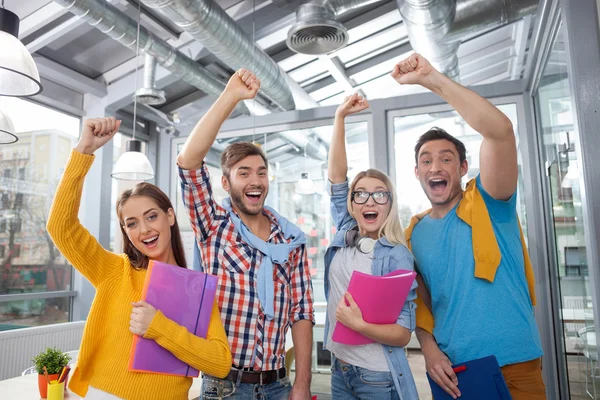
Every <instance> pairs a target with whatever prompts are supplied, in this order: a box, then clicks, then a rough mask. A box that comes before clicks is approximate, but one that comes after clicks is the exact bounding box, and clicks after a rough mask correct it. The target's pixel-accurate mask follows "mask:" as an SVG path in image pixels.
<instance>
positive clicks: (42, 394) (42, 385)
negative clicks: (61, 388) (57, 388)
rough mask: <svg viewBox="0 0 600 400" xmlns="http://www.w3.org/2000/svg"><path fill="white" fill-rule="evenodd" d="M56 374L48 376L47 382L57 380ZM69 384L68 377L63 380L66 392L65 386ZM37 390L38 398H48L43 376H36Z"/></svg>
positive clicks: (46, 384) (46, 383) (46, 385)
mask: <svg viewBox="0 0 600 400" xmlns="http://www.w3.org/2000/svg"><path fill="white" fill-rule="evenodd" d="M57 379H58V374H52V375H48V381H52V380H57ZM68 383H69V377H68V376H67V379H65V391H66V390H67V384H68ZM38 389H40V397H41V398H42V399H45V398H46V397H48V382H47V381H46V377H45V376H44V374H38Z"/></svg>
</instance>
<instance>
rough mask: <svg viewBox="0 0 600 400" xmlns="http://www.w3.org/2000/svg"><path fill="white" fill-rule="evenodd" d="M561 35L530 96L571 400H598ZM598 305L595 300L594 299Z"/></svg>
mask: <svg viewBox="0 0 600 400" xmlns="http://www.w3.org/2000/svg"><path fill="white" fill-rule="evenodd" d="M567 57H568V55H567V51H566V43H565V32H564V28H563V26H562V25H560V26H559V28H558V30H557V33H556V37H555V39H554V42H553V44H552V47H551V49H550V52H549V55H548V59H547V62H546V66H545V68H544V71H543V73H542V76H541V78H540V82H539V87H538V89H537V92H536V94H535V103H536V116H537V118H536V119H537V122H538V132H539V136H540V141H541V147H542V157H543V158H542V160H541V161H542V163H543V165H544V166H545V168H546V176H547V178H546V179H548V182H547V183H548V187H549V190H550V193H549V194H550V196H549V197H550V198H551V207H552V208H551V226H550V229H553V235H551V238H550V241H551V242H553V243H552V246H551V248H552V247H553V248H554V249H555V254H554V255H553V257H554V259H555V263H554V265H555V269H554V270H553V271H550V272H551V274H552V279H553V281H556V282H558V292H559V296H560V297H559V301H560V307H561V310H560V314H559V315H558V316H557V317H559V318H561V319H562V328H563V329H562V331H563V340H564V349H565V354H559V356H560V357H564V360H565V361H566V363H567V374H568V382H569V391H570V394H571V396H572V398H588V397H591V398H594V399H597V398H600V385H599V384H598V376H599V375H598V365H597V362H598V357H597V348H596V333H595V328H594V314H593V305H594V304H597V302H594V301H592V300H593V292H592V290H591V287H590V282H589V276H588V262H587V257H586V245H585V243H586V232H585V229H584V221H583V209H582V197H583V195H584V194H583V190H582V186H581V181H582V179H583V177H582V176H581V174H580V171H581V167H580V155H579V154H578V151H577V148H578V141H579V133H578V131H577V129H576V127H575V125H574V117H575V112H574V110H573V105H572V101H571V96H572V95H571V87H570V84H569V71H568V63H567ZM596 300H597V299H596Z"/></svg>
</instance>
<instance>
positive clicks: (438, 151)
mask: <svg viewBox="0 0 600 400" xmlns="http://www.w3.org/2000/svg"><path fill="white" fill-rule="evenodd" d="M467 170H468V164H467V161H466V160H465V161H463V162H462V163H461V162H460V157H459V154H458V150H457V149H456V146H455V145H454V144H453V143H452V142H450V141H449V140H445V139H439V140H431V141H429V142H426V143H424V144H423V146H422V147H421V149H420V150H419V154H418V157H417V166H416V167H415V175H416V177H417V178H418V179H419V182H420V183H421V187H422V188H423V191H425V195H426V196H427V198H428V199H429V201H430V202H431V204H432V206H434V207H435V206H444V205H448V204H450V203H452V202H453V201H454V200H456V199H457V198H458V197H460V195H461V194H462V187H461V178H462V177H463V176H464V175H465V174H466V173H467Z"/></svg>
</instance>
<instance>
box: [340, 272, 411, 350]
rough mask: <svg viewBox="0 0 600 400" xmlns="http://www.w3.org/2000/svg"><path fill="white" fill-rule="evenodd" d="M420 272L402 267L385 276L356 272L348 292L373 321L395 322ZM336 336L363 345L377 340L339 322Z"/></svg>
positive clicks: (382, 322) (341, 340) (341, 339)
mask: <svg viewBox="0 0 600 400" xmlns="http://www.w3.org/2000/svg"><path fill="white" fill-rule="evenodd" d="M415 276H417V274H416V273H415V272H413V271H408V270H403V269H399V270H396V271H393V272H391V273H389V274H387V275H384V276H374V275H369V274H364V273H362V272H358V271H354V272H352V277H351V278H350V284H349V285H348V292H349V293H350V294H351V295H352V298H353V299H354V301H355V302H356V304H357V305H358V307H359V308H360V310H361V311H362V315H363V319H364V320H365V321H366V322H368V323H370V324H378V325H382V324H395V323H396V321H397V320H398V317H399V316H400V312H401V311H402V306H404V302H405V301H406V296H408V292H410V287H411V286H412V283H413V281H414V280H415ZM332 339H333V340H334V341H335V342H337V343H342V344H349V345H361V344H369V343H374V342H375V341H374V340H372V339H369V338H368V337H366V336H364V335H362V334H360V333H358V332H356V331H353V330H352V329H350V328H348V327H347V326H346V325H344V324H342V323H340V322H336V324H335V329H334V331H333V336H332Z"/></svg>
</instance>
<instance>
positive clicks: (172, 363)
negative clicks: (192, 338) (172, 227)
mask: <svg viewBox="0 0 600 400" xmlns="http://www.w3.org/2000/svg"><path fill="white" fill-rule="evenodd" d="M216 290H217V277H216V276H212V275H207V274H205V273H203V272H198V271H193V270H190V269H186V268H181V267H177V266H174V265H169V264H165V263H161V262H158V261H151V262H150V264H149V265H148V272H146V281H145V282H144V290H143V292H142V299H143V300H145V301H146V302H147V303H148V304H150V305H152V306H153V307H155V308H156V309H158V310H160V311H161V312H162V313H163V314H164V315H165V316H166V317H167V318H169V319H171V320H173V321H175V322H176V323H178V324H179V325H182V326H185V327H186V328H187V330H188V331H190V332H193V333H194V334H195V335H196V336H199V337H203V338H206V333H207V332H208V325H209V323H210V316H211V314H212V308H213V302H214V299H215V293H216ZM129 370H130V371H136V372H149V373H157V374H166V375H177V376H191V377H198V375H199V372H198V370H196V369H194V368H192V367H190V366H189V365H187V364H186V363H184V362H183V361H181V360H180V359H178V358H177V357H175V356H174V355H173V353H171V352H170V351H168V350H167V349H165V348H163V347H161V346H160V345H159V344H158V343H156V342H155V341H154V340H152V339H145V338H143V337H141V336H138V335H134V336H133V344H132V346H131V353H130V355H129Z"/></svg>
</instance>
